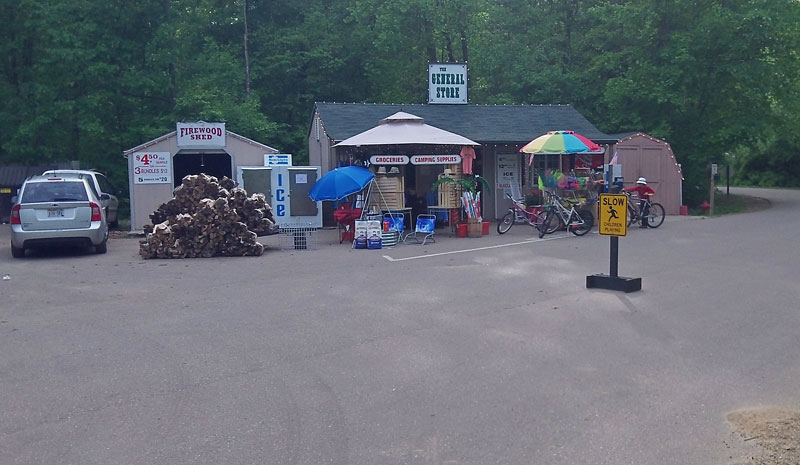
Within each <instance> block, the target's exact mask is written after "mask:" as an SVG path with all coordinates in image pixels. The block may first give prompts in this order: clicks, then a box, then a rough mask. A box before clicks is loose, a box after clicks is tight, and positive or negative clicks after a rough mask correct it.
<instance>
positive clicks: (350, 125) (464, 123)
mask: <svg viewBox="0 0 800 465" xmlns="http://www.w3.org/2000/svg"><path fill="white" fill-rule="evenodd" d="M314 107H315V110H316V112H317V113H319V115H320V118H321V120H322V124H323V126H324V128H325V132H326V133H327V134H328V137H330V138H331V139H333V140H334V141H335V142H341V141H343V140H345V139H347V138H348V137H351V136H354V135H356V134H359V133H361V132H364V131H366V130H368V129H370V128H373V127H375V126H376V125H377V124H378V121H379V120H381V119H383V118H386V117H387V116H389V115H392V114H394V113H396V112H398V111H404V112H407V113H411V114H412V115H416V116H419V117H422V118H424V120H425V123H426V124H430V125H432V126H436V127H438V128H440V129H444V130H445V131H450V132H454V133H456V134H460V135H462V136H464V137H467V138H469V139H472V140H474V141H476V142H479V143H481V144H497V145H501V144H526V143H528V142H530V141H531V140H533V139H534V138H536V137H538V136H541V135H542V134H544V133H546V132H547V131H554V130H570V131H575V132H577V133H579V134H582V135H584V136H586V137H588V138H589V139H591V140H593V141H594V142H597V143H614V142H616V141H617V139H615V138H614V137H612V136H609V135H608V134H604V133H603V132H601V131H600V130H599V129H597V128H596V127H595V126H594V125H593V124H592V123H590V122H589V120H587V119H586V118H585V117H584V116H583V115H581V114H580V113H578V111H577V110H575V108H573V107H572V106H571V105H428V104H409V105H395V104H383V103H327V102H317V103H315V104H314Z"/></svg>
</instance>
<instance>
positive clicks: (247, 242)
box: [139, 174, 276, 259]
mask: <svg viewBox="0 0 800 465" xmlns="http://www.w3.org/2000/svg"><path fill="white" fill-rule="evenodd" d="M173 195H174V197H173V198H172V199H171V200H169V201H168V202H166V203H163V204H161V205H160V206H159V207H158V208H157V209H156V211H154V212H153V214H151V215H150V220H151V221H152V225H150V224H148V225H145V226H144V232H145V238H144V239H143V240H142V241H140V244H139V255H141V256H142V257H143V258H145V259H150V258H197V257H215V256H246V255H252V256H259V255H261V254H262V253H264V246H263V245H261V244H259V243H258V242H257V241H256V239H257V237H258V233H262V232H269V231H272V230H273V229H274V228H275V227H276V226H275V218H274V216H273V214H272V207H270V205H269V204H268V203H267V202H266V197H265V196H264V195H263V194H254V195H251V196H248V195H247V192H245V190H244V189H241V188H238V187H235V183H234V182H233V180H231V179H229V178H228V177H223V178H222V179H221V180H218V179H217V178H216V177H214V176H208V175H205V174H198V175H188V176H185V177H184V178H183V179H182V180H181V185H180V186H178V187H176V188H175V190H174V191H173Z"/></svg>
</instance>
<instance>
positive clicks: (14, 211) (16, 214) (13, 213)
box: [11, 204, 22, 224]
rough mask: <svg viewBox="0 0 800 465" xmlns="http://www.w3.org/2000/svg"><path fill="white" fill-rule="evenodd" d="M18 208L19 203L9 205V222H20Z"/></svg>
mask: <svg viewBox="0 0 800 465" xmlns="http://www.w3.org/2000/svg"><path fill="white" fill-rule="evenodd" d="M19 208H20V206H19V204H16V205H14V206H13V207H11V224H22V222H21V221H20V220H19Z"/></svg>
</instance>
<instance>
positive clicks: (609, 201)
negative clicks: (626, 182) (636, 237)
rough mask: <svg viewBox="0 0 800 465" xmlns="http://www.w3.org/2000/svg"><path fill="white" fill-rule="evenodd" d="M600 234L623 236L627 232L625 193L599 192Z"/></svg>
mask: <svg viewBox="0 0 800 465" xmlns="http://www.w3.org/2000/svg"><path fill="white" fill-rule="evenodd" d="M599 213H600V223H599V224H598V227H599V231H600V234H604V235H606V236H625V235H627V234H628V196H627V195H625V194H600V211H599Z"/></svg>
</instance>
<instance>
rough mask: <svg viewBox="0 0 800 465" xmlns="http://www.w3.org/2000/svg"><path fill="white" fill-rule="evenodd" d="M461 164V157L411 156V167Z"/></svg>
mask: <svg viewBox="0 0 800 465" xmlns="http://www.w3.org/2000/svg"><path fill="white" fill-rule="evenodd" d="M455 163H461V155H413V156H412V157H411V164H412V165H453V164H455Z"/></svg>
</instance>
